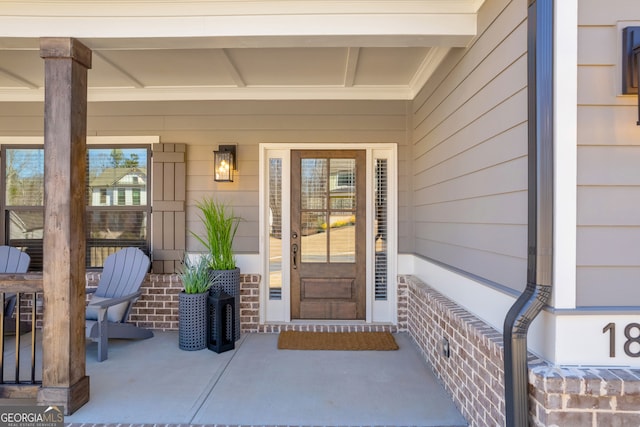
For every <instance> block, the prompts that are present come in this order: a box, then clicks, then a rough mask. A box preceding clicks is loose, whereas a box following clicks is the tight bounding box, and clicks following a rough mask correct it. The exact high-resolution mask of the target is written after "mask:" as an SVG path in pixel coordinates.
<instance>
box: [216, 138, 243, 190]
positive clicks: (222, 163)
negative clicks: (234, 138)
mask: <svg viewBox="0 0 640 427" xmlns="http://www.w3.org/2000/svg"><path fill="white" fill-rule="evenodd" d="M213 167H214V170H213V180H214V181H216V182H233V171H234V170H237V168H236V146H235V145H220V146H218V151H214V152H213Z"/></svg>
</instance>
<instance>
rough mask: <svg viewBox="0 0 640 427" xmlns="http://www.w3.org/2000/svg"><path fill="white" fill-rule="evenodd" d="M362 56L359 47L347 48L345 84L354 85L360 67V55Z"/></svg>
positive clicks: (346, 85) (347, 85)
mask: <svg viewBox="0 0 640 427" xmlns="http://www.w3.org/2000/svg"><path fill="white" fill-rule="evenodd" d="M359 56H360V48H359V47H350V48H349V49H348V50H347V63H346V65H345V70H344V86H345V87H351V86H353V84H354V82H355V80H356V71H357V69H358V57H359Z"/></svg>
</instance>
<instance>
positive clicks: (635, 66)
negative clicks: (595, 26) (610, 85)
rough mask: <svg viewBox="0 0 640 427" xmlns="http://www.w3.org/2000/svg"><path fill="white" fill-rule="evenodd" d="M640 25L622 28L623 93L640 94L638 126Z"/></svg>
mask: <svg viewBox="0 0 640 427" xmlns="http://www.w3.org/2000/svg"><path fill="white" fill-rule="evenodd" d="M638 82H640V27H627V28H625V29H623V30H622V93H623V94H638V122H637V124H638V126H640V91H638Z"/></svg>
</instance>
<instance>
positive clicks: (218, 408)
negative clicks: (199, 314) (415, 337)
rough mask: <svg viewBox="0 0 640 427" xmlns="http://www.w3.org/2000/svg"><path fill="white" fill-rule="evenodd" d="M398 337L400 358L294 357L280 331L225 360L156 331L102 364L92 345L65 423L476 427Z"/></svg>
mask: <svg viewBox="0 0 640 427" xmlns="http://www.w3.org/2000/svg"><path fill="white" fill-rule="evenodd" d="M395 337H396V341H397V343H398V345H399V347H400V350H398V351H377V352H376V351H358V352H348V351H293V350H278V349H277V339H278V335H277V334H243V335H242V337H241V339H240V340H239V341H238V342H236V348H235V349H234V350H231V351H228V352H225V353H221V354H216V353H214V352H212V351H209V350H207V349H205V350H199V351H193V352H189V351H183V350H180V349H179V348H178V335H177V332H157V331H156V332H155V336H154V337H153V338H151V339H148V340H143V341H125V340H111V341H110V342H109V358H108V359H107V360H106V361H104V362H102V363H99V362H97V361H96V350H97V349H96V345H95V344H94V343H91V344H88V345H87V375H89V377H90V386H91V398H90V401H89V402H88V403H87V404H85V405H84V406H83V407H82V408H80V409H79V410H78V411H76V412H75V413H74V414H73V415H70V416H66V417H65V423H67V424H73V425H80V424H111V425H114V424H182V425H185V424H208V425H212V424H218V425H273V426H275V425H278V426H284V425H287V426H383V425H384V426H441V427H444V426H467V423H466V421H465V420H464V418H463V417H462V416H461V415H460V412H459V411H458V410H457V409H456V407H455V406H454V404H453V402H452V401H451V399H450V398H449V397H448V396H447V394H446V392H445V391H444V389H443V388H442V386H441V385H440V383H439V382H438V381H437V379H436V378H435V377H434V375H433V374H432V373H431V370H430V368H429V366H427V364H426V363H425V362H424V361H423V359H422V358H421V357H420V355H419V353H418V351H417V348H416V347H415V345H414V343H413V341H412V340H411V338H410V337H409V336H408V335H407V334H402V333H401V334H396V335H395ZM1 404H3V403H2V402H0V405H1Z"/></svg>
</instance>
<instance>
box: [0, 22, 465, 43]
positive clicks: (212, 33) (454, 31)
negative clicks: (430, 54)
mask: <svg viewBox="0 0 640 427" xmlns="http://www.w3.org/2000/svg"><path fill="white" fill-rule="evenodd" d="M475 34H476V16H475V14H396V15H271V16H174V17H162V16H161V17H157V16H151V17H114V16H96V17H66V16H65V17H46V16H24V17H23V16H0V37H10V38H40V37H75V38H78V39H81V40H82V41H83V42H84V43H85V44H86V45H87V46H88V47H89V48H92V49H97V48H101V49H104V48H106V47H107V46H101V45H100V41H99V40H98V41H97V42H96V43H93V41H92V39H126V43H122V44H121V45H113V47H112V45H111V40H109V41H107V43H108V46H109V47H111V48H120V49H124V48H126V49H149V48H154V47H156V48H165V46H158V40H148V39H154V38H162V39H165V40H166V39H169V40H170V39H173V38H177V39H185V38H188V39H193V38H196V39H200V40H193V41H194V42H195V43H197V44H199V45H200V46H201V47H236V46H245V47H248V46H250V44H248V43H254V44H255V45H256V46H255V47H262V46H273V45H272V44H271V43H269V42H273V40H269V39H262V38H263V37H267V38H277V39H282V40H279V41H278V42H279V46H284V47H287V46H288V47H298V46H299V47H307V46H309V44H308V42H309V39H312V40H311V41H312V42H313V46H328V47H336V46H337V47H341V46H346V47H350V46H354V42H357V41H359V42H360V44H359V45H360V46H378V45H380V43H384V45H385V46H420V45H423V46H433V45H434V44H436V45H443V44H446V45H449V46H458V47H462V46H465V45H466V44H468V42H469V41H470V40H471V38H472V37H473V36H475ZM354 37H356V39H355V40H354V39H353V38H354ZM191 41H192V40H189V45H188V46H189V47H192V44H191ZM198 42H199V43H198ZM178 43H182V46H183V47H184V46H185V43H184V41H183V40H182V41H179V42H178Z"/></svg>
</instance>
